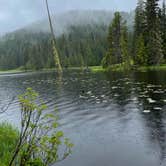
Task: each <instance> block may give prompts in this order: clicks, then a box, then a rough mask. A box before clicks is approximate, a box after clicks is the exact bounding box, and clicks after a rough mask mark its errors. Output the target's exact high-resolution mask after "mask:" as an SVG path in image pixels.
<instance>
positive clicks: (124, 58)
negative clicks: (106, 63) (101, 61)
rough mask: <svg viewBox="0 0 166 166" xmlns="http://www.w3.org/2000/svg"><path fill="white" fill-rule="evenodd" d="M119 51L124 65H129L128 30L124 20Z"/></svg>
mask: <svg viewBox="0 0 166 166" xmlns="http://www.w3.org/2000/svg"><path fill="white" fill-rule="evenodd" d="M121 52H122V62H124V64H125V66H126V67H129V65H130V57H129V51H128V30H127V26H126V21H125V22H124V23H123V25H122V28H121Z"/></svg>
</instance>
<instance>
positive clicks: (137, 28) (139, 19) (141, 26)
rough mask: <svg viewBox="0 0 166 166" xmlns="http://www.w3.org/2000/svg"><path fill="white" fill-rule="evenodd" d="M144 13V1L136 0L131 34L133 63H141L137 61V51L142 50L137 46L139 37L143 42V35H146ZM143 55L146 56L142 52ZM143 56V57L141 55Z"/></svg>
mask: <svg viewBox="0 0 166 166" xmlns="http://www.w3.org/2000/svg"><path fill="white" fill-rule="evenodd" d="M145 25H146V15H145V2H144V0H138V3H137V7H136V10H135V22H134V35H133V54H134V63H135V64H136V65H138V64H139V65H141V64H140V61H139V62H137V60H138V59H139V56H140V55H138V52H140V51H142V50H138V49H140V48H141V47H140V46H139V44H140V39H141V42H142V43H145V41H144V40H145V36H146V29H145ZM144 56H146V55H145V54H144ZM142 58H144V57H142Z"/></svg>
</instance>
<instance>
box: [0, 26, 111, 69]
mask: <svg viewBox="0 0 166 166" xmlns="http://www.w3.org/2000/svg"><path fill="white" fill-rule="evenodd" d="M107 28H108V26H107V25H100V24H95V25H85V26H74V25H73V26H70V27H69V29H68V33H64V34H63V35H61V36H59V37H58V38H57V40H56V45H57V49H58V52H59V55H60V61H61V63H62V66H63V67H80V66H94V65H95V66H96V65H100V64H101V60H102V57H103V55H104V53H105V50H106V48H107V40H106V36H107V33H106V31H107ZM51 39H52V37H51V34H50V33H44V32H40V33H32V32H26V31H22V32H20V31H18V32H15V33H12V34H8V35H6V36H5V37H4V38H3V39H1V41H0V70H8V69H15V68H19V67H21V68H23V69H35V70H38V69H42V68H54V67H55V64H54V63H55V62H54V56H53V54H52V52H53V50H52V49H53V48H52V44H51V42H52V41H51Z"/></svg>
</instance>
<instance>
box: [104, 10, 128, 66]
mask: <svg viewBox="0 0 166 166" xmlns="http://www.w3.org/2000/svg"><path fill="white" fill-rule="evenodd" d="M128 45H129V44H128V30H127V26H126V21H123V19H122V17H121V15H120V13H119V12H116V13H115V15H114V19H113V21H112V23H111V25H110V27H109V34H108V46H109V49H108V51H107V53H106V54H105V56H104V58H103V60H102V66H103V67H104V68H108V67H110V66H111V65H114V64H121V63H123V64H124V66H125V67H126V68H128V67H129V66H130V56H129V48H128Z"/></svg>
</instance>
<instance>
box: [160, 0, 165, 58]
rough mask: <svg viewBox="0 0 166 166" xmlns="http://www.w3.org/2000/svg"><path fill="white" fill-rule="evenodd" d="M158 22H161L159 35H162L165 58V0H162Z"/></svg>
mask: <svg viewBox="0 0 166 166" xmlns="http://www.w3.org/2000/svg"><path fill="white" fill-rule="evenodd" d="M160 22H161V37H162V46H163V53H164V59H165V60H166V4H165V0H163V5H162V10H161V15H160Z"/></svg>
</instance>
